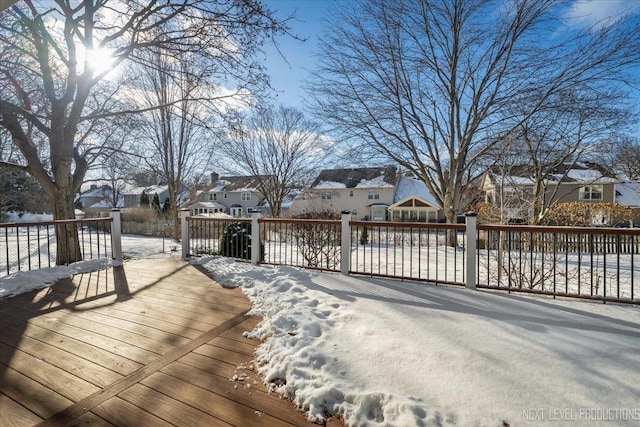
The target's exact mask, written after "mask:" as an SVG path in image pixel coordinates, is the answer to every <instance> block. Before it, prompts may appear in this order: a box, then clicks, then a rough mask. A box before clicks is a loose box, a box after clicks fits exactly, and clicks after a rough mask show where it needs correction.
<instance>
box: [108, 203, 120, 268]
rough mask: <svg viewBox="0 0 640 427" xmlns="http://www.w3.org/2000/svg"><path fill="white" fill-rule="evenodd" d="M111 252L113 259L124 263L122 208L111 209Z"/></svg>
mask: <svg viewBox="0 0 640 427" xmlns="http://www.w3.org/2000/svg"><path fill="white" fill-rule="evenodd" d="M111 219H112V221H111V254H112V256H113V259H114V260H115V261H116V262H118V263H122V223H121V221H120V209H111Z"/></svg>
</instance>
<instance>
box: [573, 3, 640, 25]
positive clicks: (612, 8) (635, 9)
mask: <svg viewBox="0 0 640 427" xmlns="http://www.w3.org/2000/svg"><path fill="white" fill-rule="evenodd" d="M638 13H640V2H639V1H637V0H575V1H574V2H573V5H572V6H571V7H570V8H569V9H568V10H567V11H566V12H565V14H564V17H565V18H566V19H567V20H568V22H569V24H570V25H572V26H577V27H582V28H591V27H593V28H600V27H603V26H608V25H613V24H615V23H616V22H618V21H620V20H621V19H622V18H624V17H625V16H628V15H632V14H638Z"/></svg>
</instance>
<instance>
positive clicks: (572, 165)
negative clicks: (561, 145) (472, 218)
mask: <svg viewBox="0 0 640 427" xmlns="http://www.w3.org/2000/svg"><path fill="white" fill-rule="evenodd" d="M505 169H506V170H505ZM545 169H546V170H547V175H546V176H545V180H546V182H548V183H554V182H555V183H559V182H563V183H577V184H610V183H615V182H617V181H618V179H617V178H616V177H615V175H613V174H612V173H611V172H609V171H608V170H607V169H605V168H604V167H602V166H601V165H599V164H597V163H593V162H566V163H561V164H559V165H555V166H549V167H547V168H545ZM533 173H534V171H533V169H532V167H531V165H512V166H509V167H507V168H498V167H496V168H493V170H492V171H491V174H492V176H493V177H492V180H493V182H494V183H495V184H501V183H502V184H504V183H508V184H512V185H533V184H534V177H533Z"/></svg>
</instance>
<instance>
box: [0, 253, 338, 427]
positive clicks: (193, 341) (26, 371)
mask: <svg viewBox="0 0 640 427" xmlns="http://www.w3.org/2000/svg"><path fill="white" fill-rule="evenodd" d="M250 308H251V304H250V302H249V300H248V299H247V298H246V297H245V296H244V294H242V292H241V291H240V290H239V289H226V288H223V287H221V286H220V285H218V284H217V283H215V282H214V281H213V280H212V279H211V278H209V277H208V276H207V275H205V274H203V272H202V271H200V270H199V269H197V268H196V267H194V266H191V265H189V264H187V263H185V262H183V261H181V260H178V259H163V260H139V261H130V262H127V263H125V265H124V267H116V268H112V269H107V270H102V271H99V272H93V273H87V274H82V275H78V276H75V277H74V278H73V280H71V279H64V280H61V281H59V282H58V283H56V284H55V285H54V286H52V287H50V288H47V289H42V290H39V291H33V292H29V293H26V294H22V295H19V296H17V297H14V298H9V299H5V300H1V301H0V316H2V318H3V322H2V323H0V425H2V426H5V425H7V426H27V425H41V426H45V425H46V426H63V425H65V426H66V425H78V426H83V425H91V426H130V425H153V426H163V425H167V426H170V425H178V426H180V425H193V426H200V425H202V426H211V425H219V426H291V425H295V426H305V425H309V426H311V425H313V424H311V423H309V422H308V421H307V420H306V419H305V417H304V415H303V414H302V413H301V412H299V411H298V410H296V408H295V407H294V405H293V404H292V403H291V402H289V401H287V400H283V399H280V398H279V397H277V396H274V395H270V394H269V393H267V392H266V387H265V385H264V384H263V383H262V380H261V379H260V378H259V376H258V375H257V374H256V373H255V372H253V370H252V369H251V368H250V366H251V362H252V359H253V352H254V349H255V347H256V346H257V345H258V344H259V343H260V342H259V340H255V339H249V338H247V337H244V336H243V333H244V332H245V331H250V330H252V329H253V328H254V327H255V326H256V325H257V324H258V323H259V322H260V318H253V317H248V316H246V315H244V313H246V311H247V310H249V309H250ZM240 374H244V375H246V378H245V377H244V376H243V377H242V378H243V381H237V380H232V378H233V376H234V375H240ZM247 384H248V386H247ZM332 425H340V424H336V423H335V422H332Z"/></svg>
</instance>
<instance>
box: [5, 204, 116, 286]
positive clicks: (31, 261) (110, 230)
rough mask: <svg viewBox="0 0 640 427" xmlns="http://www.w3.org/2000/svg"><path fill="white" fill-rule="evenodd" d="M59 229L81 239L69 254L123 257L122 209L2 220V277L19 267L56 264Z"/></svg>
mask: <svg viewBox="0 0 640 427" xmlns="http://www.w3.org/2000/svg"><path fill="white" fill-rule="evenodd" d="M56 229H57V230H58V232H59V233H64V234H69V235H72V236H73V237H74V238H76V239H77V240H78V245H77V246H75V245H74V246H73V247H72V248H71V249H69V250H71V251H73V253H68V254H66V255H72V256H73V258H78V255H79V256H80V257H81V258H82V259H83V260H92V259H100V258H107V259H111V258H113V259H116V260H119V261H121V260H122V249H121V243H120V212H119V211H114V212H112V216H111V217H109V218H91V219H79V220H64V221H47V222H24V223H5V224H0V277H3V276H7V275H10V274H12V273H15V272H17V271H29V270H37V269H41V268H49V267H54V266H55V265H56V260H57V257H58V242H57V237H56Z"/></svg>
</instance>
